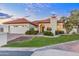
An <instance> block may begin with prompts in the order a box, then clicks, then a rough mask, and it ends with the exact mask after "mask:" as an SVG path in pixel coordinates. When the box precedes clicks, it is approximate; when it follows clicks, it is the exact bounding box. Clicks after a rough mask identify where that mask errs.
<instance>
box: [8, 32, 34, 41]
mask: <svg viewBox="0 0 79 59" xmlns="http://www.w3.org/2000/svg"><path fill="white" fill-rule="evenodd" d="M32 37H33V36H30V35H24V34H12V33H10V34H9V33H8V34H7V40H8V41H9V42H14V41H22V40H30V39H32Z"/></svg>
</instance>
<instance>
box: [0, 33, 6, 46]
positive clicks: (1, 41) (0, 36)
mask: <svg viewBox="0 0 79 59" xmlns="http://www.w3.org/2000/svg"><path fill="white" fill-rule="evenodd" d="M6 44H7V33H3V32H0V46H3V45H6Z"/></svg>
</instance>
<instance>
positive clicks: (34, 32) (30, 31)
mask: <svg viewBox="0 0 79 59" xmlns="http://www.w3.org/2000/svg"><path fill="white" fill-rule="evenodd" d="M37 33H38V31H35V30H34V28H30V29H29V30H28V31H26V32H25V34H30V35H31V34H33V35H35V34H37Z"/></svg>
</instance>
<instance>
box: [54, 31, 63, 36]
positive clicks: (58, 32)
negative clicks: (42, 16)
mask: <svg viewBox="0 0 79 59" xmlns="http://www.w3.org/2000/svg"><path fill="white" fill-rule="evenodd" d="M55 34H56V35H58V34H64V31H55Z"/></svg>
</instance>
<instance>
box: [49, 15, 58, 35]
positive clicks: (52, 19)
mask: <svg viewBox="0 0 79 59" xmlns="http://www.w3.org/2000/svg"><path fill="white" fill-rule="evenodd" d="M50 23H51V29H52V30H51V31H52V33H53V34H54V35H55V31H56V30H57V18H56V16H53V17H50Z"/></svg>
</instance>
